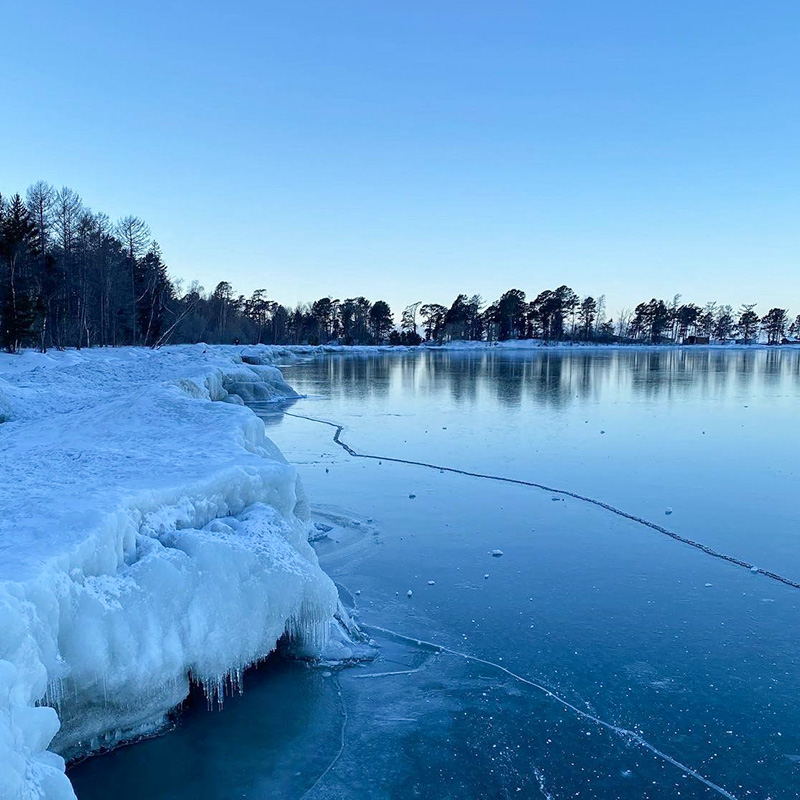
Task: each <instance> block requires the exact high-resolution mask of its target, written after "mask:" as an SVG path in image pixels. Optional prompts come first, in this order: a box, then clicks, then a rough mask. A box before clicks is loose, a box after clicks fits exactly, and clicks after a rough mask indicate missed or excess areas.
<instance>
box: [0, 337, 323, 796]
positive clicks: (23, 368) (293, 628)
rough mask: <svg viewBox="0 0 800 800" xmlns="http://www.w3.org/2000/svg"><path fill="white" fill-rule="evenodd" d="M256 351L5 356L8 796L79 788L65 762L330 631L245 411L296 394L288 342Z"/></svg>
mask: <svg viewBox="0 0 800 800" xmlns="http://www.w3.org/2000/svg"><path fill="white" fill-rule="evenodd" d="M246 351H247V355H246V357H245V360H246V361H247V362H248V363H242V358H241V357H240V354H241V353H242V352H243V349H242V348H231V347H206V346H204V345H197V346H179V347H169V348H164V349H163V350H161V351H157V352H153V351H148V350H142V349H134V348H130V349H119V350H90V351H83V352H75V351H70V352H66V353H52V354H46V355H41V354H38V353H24V354H22V355H18V356H8V355H2V356H0V420H3V421H2V422H0V474H2V489H0V492H2V495H1V496H2V503H1V504H0V509H2V518H0V798H1V799H2V800H18V799H20V800H23V799H24V800H29V799H32V798H47V800H62V798H63V799H64V800H66V798H73V797H74V794H73V792H72V789H71V787H70V784H69V781H68V780H67V778H66V776H65V774H64V761H63V758H62V755H66V756H67V757H69V756H71V755H73V754H76V753H80V752H87V751H90V750H93V749H97V748H100V747H107V746H113V745H114V744H116V743H119V742H120V741H123V740H125V739H126V738H130V737H133V736H137V735H140V734H143V733H146V732H148V731H152V730H154V729H157V728H158V727H159V726H160V725H162V724H163V723H164V722H165V720H166V715H167V713H168V712H169V711H170V709H172V708H174V707H175V706H176V705H178V704H179V703H180V702H181V701H182V700H183V699H184V698H185V697H186V696H187V694H188V692H189V685H190V679H192V680H195V681H197V682H200V683H201V684H202V685H203V686H204V687H205V689H206V691H207V692H208V693H209V694H210V695H211V696H217V695H221V694H222V692H223V688H224V686H225V685H230V684H235V683H236V680H237V676H238V675H239V673H240V672H241V670H242V669H243V668H244V667H246V666H248V665H249V664H252V663H253V662H255V661H257V660H259V659H261V658H263V657H265V656H266V655H267V654H269V653H270V652H271V651H272V650H274V649H275V646H276V642H277V640H278V639H279V638H280V637H282V636H283V635H284V634H288V635H289V636H290V637H292V638H293V639H294V640H296V642H297V644H298V646H300V647H308V648H310V649H311V650H315V649H316V650H319V648H321V647H322V646H323V645H324V644H325V642H326V641H327V640H328V637H329V633H330V631H331V629H332V627H333V625H334V623H333V617H334V614H335V612H336V609H337V594H336V590H335V587H334V585H333V583H332V582H331V581H330V579H329V578H328V577H327V576H326V575H325V574H324V573H323V572H322V570H321V569H320V568H319V565H318V563H317V559H316V556H315V554H314V552H313V550H312V549H311V547H310V546H309V544H308V530H309V526H308V522H307V519H308V506H307V503H306V500H305V497H304V494H303V490H302V486H301V484H300V483H299V481H298V478H297V475H296V473H295V470H294V469H293V468H292V467H291V466H289V465H288V464H287V463H286V461H285V460H284V459H283V457H282V456H281V454H280V452H279V451H278V450H277V448H276V447H275V446H274V445H273V444H272V443H271V442H270V441H269V439H267V438H266V436H265V433H264V426H263V423H262V422H261V420H259V419H258V418H257V417H256V416H255V415H254V414H253V413H252V411H251V410H250V409H247V408H244V407H243V406H242V398H244V399H248V400H250V399H257V400H261V401H264V400H277V399H281V398H286V397H292V396H295V395H294V392H293V391H292V389H291V388H290V387H289V386H288V385H287V384H286V383H285V382H284V380H283V377H282V375H281V373H280V371H279V370H278V369H277V368H275V367H273V366H270V364H271V363H274V361H275V360H276V359H278V358H285V357H286V351H285V350H283V349H279V348H267V347H257V348H247V349H246ZM257 362H258V363H257ZM57 753H58V754H59V755H57Z"/></svg>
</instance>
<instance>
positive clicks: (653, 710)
mask: <svg viewBox="0 0 800 800" xmlns="http://www.w3.org/2000/svg"><path fill="white" fill-rule="evenodd" d="M285 373H286V377H287V379H288V380H289V382H290V383H292V385H293V386H295V388H297V389H298V391H300V392H302V393H304V394H306V395H308V397H307V399H304V400H301V401H299V402H297V403H295V404H293V405H292V407H291V408H290V409H288V410H289V411H291V413H296V414H302V415H306V416H310V417H314V418H319V419H325V420H330V421H335V422H337V423H340V424H343V425H344V426H345V430H344V432H343V438H344V439H345V441H347V443H348V444H350V445H351V446H352V447H354V448H355V449H356V450H357V451H359V452H364V453H372V454H376V455H379V456H389V457H396V458H405V459H413V460H418V461H426V462H432V463H435V464H441V465H443V466H448V467H455V468H459V469H465V470H469V471H476V472H481V473H489V474H494V475H498V476H506V477H511V478H518V479H522V480H528V481H535V482H538V483H544V484H547V485H550V486H553V487H558V488H563V489H566V490H569V491H573V492H577V493H580V494H584V495H587V496H590V497H593V498H596V499H598V500H600V501H603V502H606V503H610V504H612V505H614V506H617V507H620V508H621V509H624V510H625V511H627V512H630V513H632V514H635V515H636V516H639V517H642V518H645V519H649V520H652V521H654V522H656V523H658V524H659V525H663V526H665V527H667V528H669V529H671V530H674V531H676V532H677V533H679V534H680V535H683V536H685V537H689V538H692V539H696V540H698V541H700V542H702V543H704V544H706V545H708V546H710V547H712V548H714V549H716V550H718V551H720V552H725V553H729V554H731V555H734V556H736V557H739V558H741V559H743V560H745V561H748V562H750V563H755V564H757V565H758V566H759V567H760V568H762V569H767V570H772V571H775V572H777V573H780V574H782V575H785V576H787V577H788V578H790V579H793V580H796V581H800V547H799V546H798V544H799V542H798V536H800V525H799V524H798V523H800V506H798V503H797V501H796V499H795V497H796V486H797V484H798V477H799V473H800V470H799V469H798V454H800V431H798V426H797V411H798V408H800V405H798V401H800V353H798V352H797V351H791V350H777V349H776V350H763V349H762V350H732V351H718V350H717V351H715V350H705V349H698V350H666V351H663V350H662V351H658V350H635V351H632V350H602V351H573V352H570V351H549V352H546V353H544V354H542V353H519V354H513V353H498V352H496V351H495V352H491V353H446V352H425V353H411V354H406V355H401V354H391V355H371V356H365V355H331V356H325V357H321V358H318V359H315V360H313V361H311V362H309V363H303V364H297V365H293V366H290V367H288V368H287V369H286V370H285ZM260 412H261V413H262V414H263V415H264V419H265V422H266V424H267V425H268V426H269V435H270V436H271V437H272V438H273V439H274V440H275V441H276V443H277V444H278V445H279V446H280V447H281V449H282V450H283V452H284V454H285V455H286V456H287V458H288V459H289V460H290V461H292V462H293V463H296V464H297V465H298V469H299V471H300V474H301V475H302V477H303V480H304V482H305V484H306V487H307V489H308V492H309V494H310V496H311V499H312V501H314V502H315V503H316V504H317V505H316V507H315V512H316V518H317V520H319V521H321V522H326V523H327V524H333V525H334V529H333V530H332V531H331V533H330V536H329V537H328V538H327V539H324V540H323V541H321V542H320V543H319V546H318V547H319V550H318V551H319V553H320V558H321V561H322V563H323V565H324V566H325V568H326V569H327V571H328V572H329V574H331V575H332V576H333V577H334V578H335V580H336V581H337V582H338V583H339V584H340V586H341V593H342V596H343V598H344V599H345V600H346V601H347V602H348V603H349V604H351V605H352V606H354V607H355V612H356V613H357V614H358V618H359V620H360V622H361V623H362V624H364V625H365V626H366V627H367V630H369V632H370V633H371V635H372V636H373V637H374V641H375V644H376V646H377V652H378V657H377V659H376V660H375V661H374V662H372V663H369V664H361V665H358V666H355V667H349V668H346V669H333V670H331V669H330V668H324V667H320V668H310V667H309V666H307V665H304V664H299V663H295V662H291V661H286V660H283V659H281V658H279V657H278V658H274V659H272V660H270V662H268V663H267V664H266V665H264V666H263V667H262V668H261V669H259V670H258V671H256V672H253V673H250V674H248V676H246V680H245V694H244V696H243V697H241V698H234V699H233V700H232V702H229V703H228V704H227V705H226V707H225V709H224V710H223V711H222V712H207V711H206V710H205V708H204V706H203V705H202V704H194V705H191V706H190V708H189V710H188V711H187V712H186V713H185V714H184V715H183V716H182V717H180V718H179V719H178V721H177V726H176V728H175V730H173V731H172V732H171V733H169V734H167V735H165V736H163V737H161V738H159V739H153V740H150V741H147V742H143V743H140V744H137V745H133V746H130V747H127V748H123V749H121V750H119V751H116V752H114V753H111V754H109V755H105V756H101V757H97V758H94V759H91V760H90V761H87V762H85V763H84V764H82V765H79V766H77V767H76V768H74V769H73V770H72V771H71V776H72V778H73V780H74V782H75V786H76V790H77V791H78V796H79V797H80V798H81V800H85V799H87V798H95V797H98V798H99V797H108V796H116V797H120V798H133V797H143V796H147V797H152V798H162V797H163V798H167V797H170V798H172V797H176V798H184V797H185V798H189V797H192V798H197V797H209V798H210V797H219V798H228V797H230V798H233V797H257V798H266V797H287V798H292V797H297V798H300V797H304V796H308V797H315V798H334V797H335V798H340V797H352V798H355V797H386V798H404V797H426V798H427V797H430V798H442V797H452V798H457V797H462V798H463V797H469V798H473V797H474V798H483V797H498V798H504V797H525V798H528V797H531V798H539V797H554V798H562V797H581V798H662V797H663V798H666V797H677V796H680V797H690V798H695V797H698V798H699V797H718V796H726V794H725V793H727V796H734V797H737V798H744V797H749V798H764V799H765V800H766V798H793V797H796V796H797V795H798V790H799V787H800V724H799V723H800V710H799V709H798V702H797V696H798V688H800V669H799V668H798V658H797V651H796V642H797V633H798V623H797V619H798V616H797V610H798V608H797V606H798V598H800V591H798V590H797V589H794V588H792V587H788V586H785V585H782V584H780V583H777V582H775V581H772V580H770V579H768V578H766V577H765V576H764V575H763V574H754V573H751V572H750V571H749V570H746V569H742V568H739V567H736V566H733V565H731V564H728V563H726V562H724V561H721V560H719V559H715V558H711V557H709V556H708V555H705V554H703V553H701V552H699V551H697V550H695V549H692V548H690V547H688V546H686V545H684V544H681V543H679V542H676V541H674V540H672V539H670V538H668V537H665V536H663V535H662V534H659V533H657V532H655V531H653V530H651V529H649V528H646V527H643V526H641V525H638V524H636V523H635V522H632V521H630V520H625V519H622V518H620V517H618V516H614V515H613V514H610V513H609V512H607V511H605V510H603V509H600V508H597V507H595V506H591V505H588V504H586V503H582V502H580V501H578V500H574V499H572V498H564V497H563V496H560V495H554V494H553V493H551V492H546V491H541V490H537V489H533V488H530V487H524V486H515V485H510V484H503V483H498V482H493V481H488V480H483V479H478V478H470V477H465V476H460V475H454V474H452V473H447V472H445V473H441V472H439V471H438V470H430V469H425V468H421V467H414V466H409V465H404V464H395V463H390V462H387V461H377V460H373V461H368V460H361V459H354V458H352V457H351V456H349V455H348V454H347V453H345V452H344V451H343V450H342V449H341V448H340V447H338V446H337V445H336V444H335V443H334V442H333V441H332V434H333V429H331V428H329V427H327V426H324V425H321V424H317V423H314V422H310V421H307V420H303V419H298V418H294V417H288V416H284V415H283V414H281V413H280V412H276V410H275V409H269V408H262V409H260ZM412 495H413V497H412ZM667 510H671V513H669V514H667V513H666V511H667ZM493 550H502V552H503V555H502V556H500V557H495V556H492V555H491V551H493ZM429 581H434V584H433V585H429ZM409 590H411V591H412V596H411V597H408V596H407V592H408V591H409ZM387 631H393V632H395V633H388V632H387ZM396 634H400V636H398V635H396ZM403 636H405V637H409V638H402V637H403ZM418 641H419V642H430V643H433V644H435V645H439V646H442V647H446V648H448V651H449V652H436V651H435V650H434V649H433V648H431V647H430V646H428V645H425V644H424V643H423V644H418V643H417V642H418ZM457 654H460V655H457ZM465 656H466V657H465ZM467 657H469V658H467ZM471 659H473V660H471ZM474 659H483V660H484V662H486V663H484V662H481V661H477V660H474ZM501 668H505V669H507V670H509V671H510V673H513V674H510V673H509V672H504V671H502V669H501ZM382 673H398V674H382ZM525 681H530V682H533V683H535V684H538V685H539V686H540V687H545V688H546V689H549V690H551V691H552V692H553V694H554V695H555V696H552V695H548V694H546V693H544V692H543V691H542V690H541V689H540V688H536V687H535V686H531V685H530V683H526V682H525ZM561 701H564V702H566V703H568V704H570V705H571V706H573V708H570V707H568V706H565V705H564V704H563V703H562V702H561ZM579 712H583V715H582V714H581V713H579ZM585 715H589V716H588V717H587V716H585ZM592 717H594V718H595V719H592ZM598 719H599V720H601V721H602V722H603V723H606V725H603V724H598V722H597V721H596V720H598ZM608 726H613V727H616V728H620V729H625V730H631V731H635V732H636V734H637V736H638V737H640V740H639V741H638V742H637V741H631V739H630V737H626V736H625V735H620V734H619V733H617V732H615V731H614V730H613V729H611V728H609V727H608ZM642 741H643V742H646V743H647V744H648V745H650V746H652V748H654V749H655V750H656V751H658V753H655V752H653V750H651V749H647V747H645V746H642V743H641V742H642ZM664 756H668V757H669V759H673V761H677V762H679V764H681V765H683V767H677V766H675V764H674V763H673V762H671V761H670V760H669V759H665V758H664ZM701 778H702V779H705V780H706V781H708V783H704V782H702V780H701ZM709 784H713V786H710V785H709ZM715 787H716V788H715Z"/></svg>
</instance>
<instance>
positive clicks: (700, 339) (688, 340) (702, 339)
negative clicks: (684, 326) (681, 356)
mask: <svg viewBox="0 0 800 800" xmlns="http://www.w3.org/2000/svg"><path fill="white" fill-rule="evenodd" d="M683 343H684V344H710V343H711V339H709V337H708V336H684V337H683Z"/></svg>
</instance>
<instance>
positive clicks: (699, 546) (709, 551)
mask: <svg viewBox="0 0 800 800" xmlns="http://www.w3.org/2000/svg"><path fill="white" fill-rule="evenodd" d="M283 413H284V414H285V415H286V416H287V417H296V418H297V419H305V420H308V421H309V422H317V423H319V424H320V425H328V426H329V427H331V428H335V433H334V434H333V441H334V442H335V443H336V444H338V445H339V447H341V448H342V449H343V450H344V451H345V452H347V453H348V455H350V456H352V457H353V458H369V459H372V460H373V461H389V462H392V463H395V464H408V465H410V466H413V467H425V468H426V469H435V470H439V472H451V473H454V474H456V475H465V476H467V477H469V478H482V479H484V480H489V481H499V482H502V483H512V484H515V485H517V486H530V487H532V488H534V489H541V490H542V491H545V492H550V493H551V494H560V495H563V496H565V497H571V498H573V499H574V500H580V501H581V502H583V503H589V504H590V505H593V506H597V507H598V508H602V509H604V510H605V511H609V512H611V513H612V514H616V515H617V516H618V517H623V518H624V519H628V520H630V521H631V522H636V523H638V524H639V525H644V526H645V527H647V528H650V529H651V530H654V531H656V532H657V533H660V534H663V535H664V536H669V537H670V539H674V540H675V541H677V542H681V543H682V544H686V545H689V547H694V548H695V549H696V550H700V552H702V553H705V554H706V555H707V556H712V557H713V558H719V559H721V560H722V561H727V562H728V563H729V564H733V565H735V566H737V567H743V568H744V569H747V570H750V571H751V572H754V573H757V574H759V575H763V576H764V577H766V578H770V579H771V580H774V581H778V582H779V583H783V584H785V585H786V586H791V587H792V588H793V589H800V583H798V582H796V581H793V580H792V579H791V578H787V577H785V576H784V575H780V574H779V573H777V572H771V571H770V570H766V569H761V568H760V567H757V566H756V565H755V564H751V563H750V562H748V561H744V560H743V559H741V558H737V557H736V556H731V555H728V554H727V553H722V552H720V551H719V550H714V548H712V547H709V546H708V545H706V544H703V543H702V542H697V541H695V540H694V539H689V538H688V537H686V536H682V535H681V534H679V533H676V532H675V531H671V530H669V528H665V527H664V526H663V525H658V524H657V523H655V522H650V520H647V519H644V518H642V517H637V516H636V515H635V514H630V513H628V512H627V511H623V510H622V509H621V508H617V507H616V506H612V505H610V504H609V503H604V502H603V501H602V500H595V499H594V498H593V497H587V496H586V495H582V494H577V493H576V492H571V491H569V490H567V489H558V488H555V487H552V486H547V485H545V484H543V483H536V482H535V481H525V480H522V479H521V478H506V477H503V476H501V475H487V474H484V473H481V472H471V471H469V470H465V469H457V468H456V467H444V466H441V465H439V464H429V463H427V462H425V461H412V460H410V459H406V458H393V457H392V456H376V455H372V454H370V453H359V452H358V451H356V450H354V449H353V448H352V447H350V445H349V444H347V443H346V442H344V441H342V438H341V435H342V431H343V430H344V425H340V424H338V423H336V422H329V421H328V420H325V419H317V418H316V417H307V416H304V415H303V414H292V413H290V412H289V411H284V412H283Z"/></svg>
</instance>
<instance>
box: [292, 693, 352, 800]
mask: <svg viewBox="0 0 800 800" xmlns="http://www.w3.org/2000/svg"><path fill="white" fill-rule="evenodd" d="M335 681H336V692H337V694H338V695H339V702H340V703H341V705H342V730H341V735H340V742H339V749H338V750H337V751H336V755H335V756H334V757H333V760H332V761H331V762H330V764H328V766H327V767H325V769H324V770H323V771H322V773H321V774H320V776H319V777H318V778H317V779H316V780H315V781H314V783H313V784H312V785H311V786H310V787H309V788H308V789H307V790H306V791H305V792H304V793H303V795H302V796H301V797H300V800H306V798H307V797H309V796H310V795H311V794H312V792H313V791H314V790H315V789H316V788H317V786H319V785H320V784H321V783H322V781H323V780H324V779H325V776H326V775H327V774H328V773H329V772H330V771H331V770H332V769H333V768H334V767H335V766H336V764H337V762H338V761H339V759H340V758H341V757H342V753H343V752H344V747H345V737H346V731H347V720H348V716H347V705H346V704H345V702H344V694H342V684H341V683H340V682H339V678H338V677H337V678H335Z"/></svg>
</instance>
